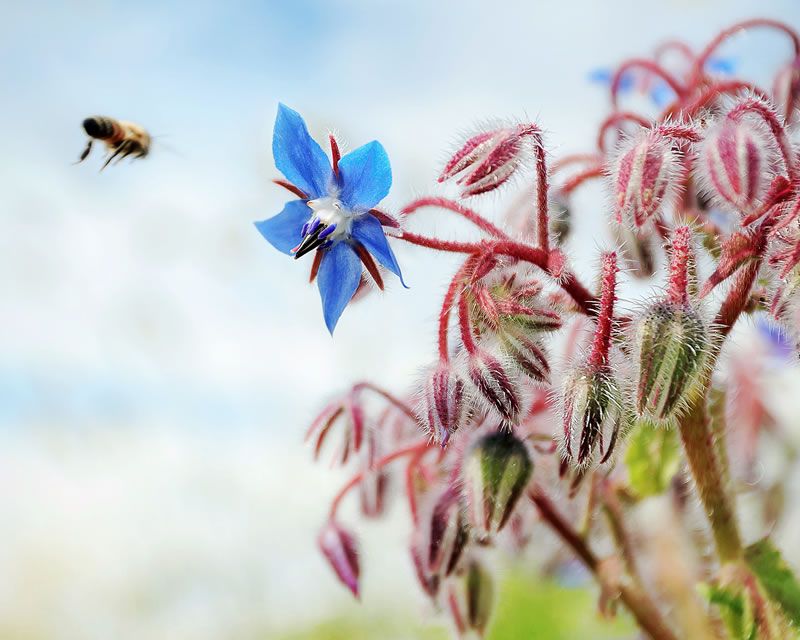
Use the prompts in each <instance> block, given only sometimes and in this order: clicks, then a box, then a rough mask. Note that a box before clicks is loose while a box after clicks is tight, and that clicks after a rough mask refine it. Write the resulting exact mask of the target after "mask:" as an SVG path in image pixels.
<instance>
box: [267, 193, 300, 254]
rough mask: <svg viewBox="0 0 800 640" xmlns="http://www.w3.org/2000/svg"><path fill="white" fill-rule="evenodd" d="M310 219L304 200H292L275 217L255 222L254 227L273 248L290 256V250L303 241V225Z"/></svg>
mask: <svg viewBox="0 0 800 640" xmlns="http://www.w3.org/2000/svg"><path fill="white" fill-rule="evenodd" d="M310 217H311V209H310V208H309V207H308V205H307V204H306V203H305V201H304V200H292V201H291V202H287V203H286V206H285V207H284V208H283V211H281V212H280V213H279V214H278V215H277V216H273V217H272V218H269V219H268V220H262V221H261V222H256V223H255V225H256V229H258V230H259V231H260V232H261V235H262V236H264V237H265V238H266V239H267V242H269V243H270V244H271V245H272V246H273V247H275V248H276V249H277V250H278V251H283V253H285V254H287V255H292V253H291V251H292V249H294V248H295V247H296V246H297V245H298V244H299V243H300V240H302V239H303V234H302V229H303V225H304V224H305V223H306V222H308V219H309V218H310Z"/></svg>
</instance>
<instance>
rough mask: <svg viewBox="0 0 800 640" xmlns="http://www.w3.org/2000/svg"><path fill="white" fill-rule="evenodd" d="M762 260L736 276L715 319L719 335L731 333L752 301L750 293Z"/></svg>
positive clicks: (754, 262) (741, 270)
mask: <svg viewBox="0 0 800 640" xmlns="http://www.w3.org/2000/svg"><path fill="white" fill-rule="evenodd" d="M761 260H762V259H761V258H757V259H755V260H753V261H752V262H750V263H748V264H747V265H745V266H744V267H742V268H741V269H739V272H738V273H737V274H736V279H735V280H734V282H733V284H732V285H731V288H730V290H729V291H728V296H727V297H726V298H725V301H724V302H723V303H722V305H721V306H720V308H719V311H718V312H717V316H716V318H715V319H714V325H715V326H716V327H717V333H718V334H719V335H720V336H722V337H724V336H726V335H728V333H730V331H731V329H732V328H733V325H734V324H736V320H738V318H739V316H740V315H741V313H742V311H744V308H745V307H746V306H747V303H748V302H749V300H750V291H751V289H752V288H753V284H754V283H755V281H756V276H757V275H758V270H759V268H760V267H761Z"/></svg>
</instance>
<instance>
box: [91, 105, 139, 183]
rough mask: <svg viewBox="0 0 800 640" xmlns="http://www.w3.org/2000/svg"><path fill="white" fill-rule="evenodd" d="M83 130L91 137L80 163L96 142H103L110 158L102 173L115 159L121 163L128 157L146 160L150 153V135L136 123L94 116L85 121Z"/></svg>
mask: <svg viewBox="0 0 800 640" xmlns="http://www.w3.org/2000/svg"><path fill="white" fill-rule="evenodd" d="M83 130H84V131H86V134H87V135H88V136H89V142H88V144H87V145H86V148H85V149H84V150H83V153H82V154H81V157H80V159H79V160H78V162H83V161H84V160H86V158H87V157H88V156H89V153H90V152H91V150H92V143H93V142H94V141H95V140H101V141H102V142H103V143H104V144H105V145H106V149H107V150H108V158H107V159H106V161H105V164H103V166H102V167H101V168H100V171H102V170H103V169H105V168H106V167H107V166H108V165H109V164H110V163H111V161H112V160H114V159H115V158H116V161H117V162H119V161H120V160H122V159H123V158H127V157H128V156H133V157H134V158H144V157H145V156H146V155H147V154H148V153H150V134H149V133H147V131H145V130H144V128H143V127H141V126H140V125H138V124H136V123H134V122H126V121H124V120H114V118H107V117H106V116H92V117H91V118H86V120H84V121H83Z"/></svg>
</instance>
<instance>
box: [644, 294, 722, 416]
mask: <svg viewBox="0 0 800 640" xmlns="http://www.w3.org/2000/svg"><path fill="white" fill-rule="evenodd" d="M636 339H637V343H638V351H639V384H638V392H637V409H638V412H639V415H641V416H644V417H648V418H650V419H651V420H653V421H656V422H664V421H667V420H669V419H670V418H672V417H674V416H675V415H676V414H677V413H678V412H679V411H680V410H681V409H682V408H683V407H685V406H686V405H687V403H688V402H689V401H690V400H691V399H692V394H693V393H694V392H695V390H696V387H697V382H698V379H699V377H700V374H701V373H702V371H703V368H704V365H705V362H706V359H707V358H706V357H707V353H708V351H709V345H710V336H709V331H708V328H707V327H706V324H705V322H704V321H703V319H702V318H701V316H700V314H699V313H698V312H697V311H696V310H695V309H694V308H692V307H691V306H690V305H689V304H678V303H675V302H670V301H668V300H664V301H661V302H657V303H656V304H654V305H653V306H651V307H650V308H649V309H648V310H647V311H646V312H645V314H644V317H643V318H642V319H641V321H640V322H639V326H638V331H637V335H636Z"/></svg>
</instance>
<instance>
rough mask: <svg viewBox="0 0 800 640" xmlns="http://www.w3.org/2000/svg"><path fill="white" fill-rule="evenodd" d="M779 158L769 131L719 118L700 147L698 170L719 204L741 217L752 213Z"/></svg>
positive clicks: (740, 120) (742, 120) (745, 121)
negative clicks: (737, 212)
mask: <svg viewBox="0 0 800 640" xmlns="http://www.w3.org/2000/svg"><path fill="white" fill-rule="evenodd" d="M778 162H779V156H778V152H777V149H776V148H775V145H774V143H773V142H772V140H771V138H770V134H769V132H768V131H767V130H766V128H765V127H763V126H760V124H759V123H757V122H754V121H753V120H751V119H748V118H744V117H740V118H736V119H734V118H728V117H726V118H723V119H722V120H721V121H720V122H718V123H717V124H716V126H714V127H713V128H712V129H711V130H710V131H709V132H708V134H707V135H706V137H705V140H704V141H703V143H702V146H701V148H700V156H699V164H698V166H699V167H700V170H701V171H702V174H703V176H704V178H705V181H706V185H707V188H708V189H709V190H710V191H711V193H713V194H714V195H715V196H716V197H717V199H718V200H719V201H720V202H721V204H725V205H727V206H729V207H731V208H733V209H734V210H736V211H739V212H741V213H742V214H748V213H752V212H753V211H756V210H757V209H758V208H759V206H760V205H761V203H762V199H763V197H764V196H765V194H766V192H767V189H768V188H769V185H770V183H771V181H772V178H773V176H774V167H775V166H776V163H778Z"/></svg>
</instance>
